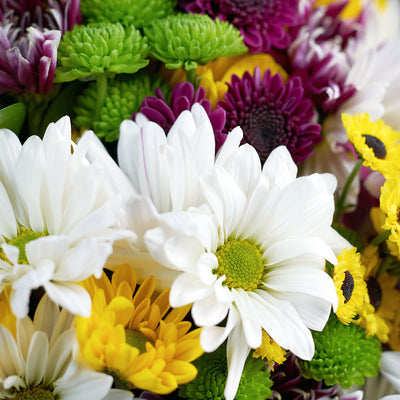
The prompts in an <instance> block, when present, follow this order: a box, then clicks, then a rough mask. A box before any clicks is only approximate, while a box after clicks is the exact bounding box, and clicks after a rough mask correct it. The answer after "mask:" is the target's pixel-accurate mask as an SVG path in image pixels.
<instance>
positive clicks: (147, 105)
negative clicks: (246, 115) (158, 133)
mask: <svg viewBox="0 0 400 400" xmlns="http://www.w3.org/2000/svg"><path fill="white" fill-rule="evenodd" d="M155 94H156V96H148V97H146V98H145V99H144V100H143V102H142V104H141V106H140V111H139V112H141V113H142V114H144V115H145V116H146V117H147V118H148V119H149V120H150V121H153V122H156V123H157V124H158V125H160V126H161V127H162V128H163V129H164V131H165V132H166V133H168V131H169V130H170V128H171V126H172V125H173V123H174V122H175V120H176V119H177V117H178V116H179V114H180V113H181V112H182V111H184V110H190V109H191V107H192V105H193V104H194V103H200V104H201V105H202V106H203V108H204V109H205V111H206V113H207V114H208V117H209V118H210V121H211V125H212V127H213V129H214V135H215V146H216V151H217V150H218V149H219V148H220V147H221V145H222V144H223V142H224V141H225V139H226V134H225V133H222V130H223V128H224V126H225V111H224V110H223V109H220V108H219V109H216V110H214V111H212V110H211V103H210V101H209V100H207V99H206V92H205V90H204V88H203V87H201V86H200V87H199V88H198V89H197V90H196V91H195V90H194V87H193V85H192V84H191V83H190V82H181V83H178V84H177V85H176V86H175V87H174V88H173V90H172V93H171V100H170V102H169V105H168V104H167V102H166V100H165V98H164V95H163V94H162V91H161V89H156V91H155ZM135 115H136V113H135V114H134V115H133V118H134V117H135Z"/></svg>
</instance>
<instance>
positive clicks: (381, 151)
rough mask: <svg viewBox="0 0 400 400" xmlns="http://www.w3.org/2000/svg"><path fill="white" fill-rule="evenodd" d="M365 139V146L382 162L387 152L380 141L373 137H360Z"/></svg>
mask: <svg viewBox="0 0 400 400" xmlns="http://www.w3.org/2000/svg"><path fill="white" fill-rule="evenodd" d="M362 137H363V138H364V139H365V144H366V145H367V146H368V147H369V148H370V149H372V151H373V152H374V155H375V157H376V158H379V159H381V160H383V159H384V158H385V157H386V154H387V151H386V147H385V145H384V143H383V142H382V140H380V139H379V138H377V137H376V136H374V135H367V134H365V135H362Z"/></svg>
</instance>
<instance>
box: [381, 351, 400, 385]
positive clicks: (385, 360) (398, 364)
mask: <svg viewBox="0 0 400 400" xmlns="http://www.w3.org/2000/svg"><path fill="white" fill-rule="evenodd" d="M399 371H400V352H398V351H384V352H383V353H382V359H381V372H382V374H383V375H384V376H385V378H386V379H387V380H388V381H389V382H390V383H391V384H392V385H393V386H394V387H395V388H396V390H397V391H398V392H400V374H399Z"/></svg>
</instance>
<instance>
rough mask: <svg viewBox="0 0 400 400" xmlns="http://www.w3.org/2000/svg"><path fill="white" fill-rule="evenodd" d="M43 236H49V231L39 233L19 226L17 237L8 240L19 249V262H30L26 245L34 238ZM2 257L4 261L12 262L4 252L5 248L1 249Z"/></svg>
mask: <svg viewBox="0 0 400 400" xmlns="http://www.w3.org/2000/svg"><path fill="white" fill-rule="evenodd" d="M42 236H47V233H38V232H33V231H31V230H29V229H27V228H25V227H23V226H21V227H20V228H19V231H18V235H17V237H16V238H14V239H11V240H8V239H6V242H7V243H8V244H11V245H13V246H15V247H18V249H19V257H18V263H19V264H29V262H28V259H27V258H26V252H25V246H26V244H27V243H29V242H30V241H32V240H35V239H38V238H40V237H42ZM0 258H1V259H2V260H4V261H7V262H10V261H9V260H8V259H7V257H6V255H5V254H4V252H3V250H1V249H0Z"/></svg>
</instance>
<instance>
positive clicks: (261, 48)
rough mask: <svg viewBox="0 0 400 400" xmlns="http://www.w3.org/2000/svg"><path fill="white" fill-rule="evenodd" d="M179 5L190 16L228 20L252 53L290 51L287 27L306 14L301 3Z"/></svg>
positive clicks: (221, 0)
mask: <svg viewBox="0 0 400 400" xmlns="http://www.w3.org/2000/svg"><path fill="white" fill-rule="evenodd" d="M178 4H179V5H180V6H181V7H182V8H183V9H184V10H185V11H187V12H189V13H197V14H208V15H209V16H210V17H211V18H213V19H215V18H219V19H220V20H222V21H229V22H230V23H232V24H233V25H234V26H236V27H237V28H238V29H239V30H240V32H241V34H242V35H243V37H244V43H245V45H246V46H247V47H248V48H249V51H250V52H253V53H258V52H267V51H268V50H270V48H271V47H275V48H278V49H284V48H287V46H288V45H289V43H290V36H289V35H288V32H287V30H286V28H287V27H291V26H295V25H297V24H299V23H300V22H301V19H302V18H303V12H304V10H302V9H301V7H300V4H299V1H298V0H217V1H216V0H180V1H179V2H178Z"/></svg>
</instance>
